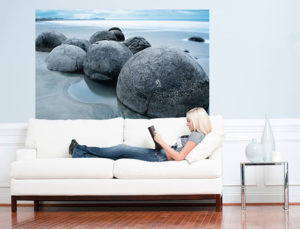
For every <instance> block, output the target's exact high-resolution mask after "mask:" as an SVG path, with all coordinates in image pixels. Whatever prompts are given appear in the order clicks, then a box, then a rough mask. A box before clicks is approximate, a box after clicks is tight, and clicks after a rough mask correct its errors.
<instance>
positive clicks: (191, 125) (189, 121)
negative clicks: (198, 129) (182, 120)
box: [186, 118, 194, 132]
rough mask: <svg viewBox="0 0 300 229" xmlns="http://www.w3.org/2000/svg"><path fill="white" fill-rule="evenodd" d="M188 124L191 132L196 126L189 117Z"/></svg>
mask: <svg viewBox="0 0 300 229" xmlns="http://www.w3.org/2000/svg"><path fill="white" fill-rule="evenodd" d="M186 126H187V127H188V128H189V130H190V131H191V132H193V131H194V126H193V123H192V122H191V120H190V119H189V118H186Z"/></svg>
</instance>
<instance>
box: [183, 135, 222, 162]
mask: <svg viewBox="0 0 300 229" xmlns="http://www.w3.org/2000/svg"><path fill="white" fill-rule="evenodd" d="M223 139H224V133H223V132H220V131H212V132H210V133H209V134H208V135H206V136H205V137H204V139H203V140H202V142H200V143H199V144H198V145H197V146H196V147H195V148H194V149H193V150H192V151H191V152H190V153H189V154H188V155H187V156H186V157H185V160H187V161H188V162H189V163H190V164H191V163H193V162H196V161H199V160H203V159H205V158H207V157H209V156H211V155H212V154H213V153H214V152H215V151H216V150H217V149H218V148H219V147H221V146H222V143H223Z"/></svg>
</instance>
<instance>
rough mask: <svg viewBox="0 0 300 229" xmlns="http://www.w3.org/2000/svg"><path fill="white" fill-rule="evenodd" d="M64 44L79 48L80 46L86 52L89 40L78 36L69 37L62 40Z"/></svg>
mask: <svg viewBox="0 0 300 229" xmlns="http://www.w3.org/2000/svg"><path fill="white" fill-rule="evenodd" d="M64 44H68V45H75V46H77V47H79V48H82V49H83V50H84V51H85V52H87V50H88V49H89V47H90V45H91V44H90V42H89V41H88V40H84V39H78V38H70V39H67V40H65V41H64Z"/></svg>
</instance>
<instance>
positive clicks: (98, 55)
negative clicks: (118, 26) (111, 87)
mask: <svg viewBox="0 0 300 229" xmlns="http://www.w3.org/2000/svg"><path fill="white" fill-rule="evenodd" d="M131 56H132V53H131V51H130V50H129V49H128V48H127V47H126V46H125V45H124V44H122V43H120V42H117V41H98V42H96V43H95V44H92V45H91V46H90V48H89V50H88V51H87V55H86V58H85V60H84V63H83V66H84V67H83V71H84V73H85V74H86V75H87V76H88V77H89V78H91V79H94V80H116V79H117V78H118V76H119V73H120V71H121V68H122V67H123V65H124V64H125V63H126V61H127V60H128V59H129V58H130V57H131Z"/></svg>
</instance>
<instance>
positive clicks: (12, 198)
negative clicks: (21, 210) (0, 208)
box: [11, 196, 17, 212]
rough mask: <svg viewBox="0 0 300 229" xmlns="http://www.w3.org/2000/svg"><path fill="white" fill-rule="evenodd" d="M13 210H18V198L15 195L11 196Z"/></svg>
mask: <svg viewBox="0 0 300 229" xmlns="http://www.w3.org/2000/svg"><path fill="white" fill-rule="evenodd" d="M11 211H12V212H16V211H17V198H16V197H15V196H11Z"/></svg>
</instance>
